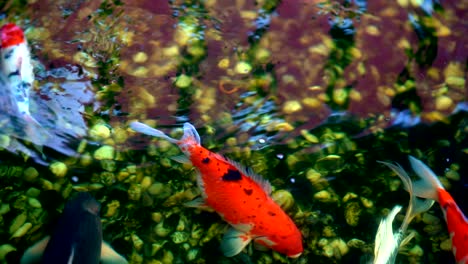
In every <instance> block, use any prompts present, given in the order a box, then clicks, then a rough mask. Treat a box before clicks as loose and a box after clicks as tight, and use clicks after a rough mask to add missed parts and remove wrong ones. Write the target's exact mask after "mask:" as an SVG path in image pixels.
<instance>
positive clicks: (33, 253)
mask: <svg viewBox="0 0 468 264" xmlns="http://www.w3.org/2000/svg"><path fill="white" fill-rule="evenodd" d="M49 240H50V236H46V237H45V238H43V239H42V240H41V241H39V242H37V243H36V244H34V245H33V246H31V247H30V248H28V249H27V250H26V251H25V252H24V254H23V256H22V257H21V260H20V263H21V264H32V263H40V262H41V259H42V255H43V254H44V250H45V248H46V247H47V243H49Z"/></svg>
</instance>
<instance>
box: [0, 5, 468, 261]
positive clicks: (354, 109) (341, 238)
mask: <svg viewBox="0 0 468 264" xmlns="http://www.w3.org/2000/svg"><path fill="white" fill-rule="evenodd" d="M0 10H1V11H0V12H1V13H0V25H3V24H6V23H7V22H14V23H16V24H17V25H19V26H21V27H22V28H23V29H24V30H25V34H26V37H27V39H28V41H29V46H30V49H31V53H32V56H33V60H34V66H35V77H36V82H35V84H34V87H35V88H34V90H33V91H31V101H32V105H33V106H32V108H31V109H32V110H31V111H32V112H33V113H32V114H33V115H34V116H35V117H36V119H37V120H38V121H39V123H42V125H43V127H44V129H45V130H46V131H47V133H46V134H47V136H43V137H40V139H38V138H39V137H38V138H36V139H35V137H30V135H31V134H28V133H18V132H17V129H15V127H12V126H11V125H8V124H14V123H12V121H11V120H12V118H11V117H10V116H9V115H8V111H6V110H5V109H1V110H2V113H1V115H0V118H1V120H2V124H0V125H1V126H0V127H1V129H2V130H1V133H2V138H1V139H2V140H1V141H2V142H1V143H2V146H3V148H2V151H1V152H0V177H2V178H1V181H0V202H1V204H0V249H1V250H0V260H1V261H4V262H8V263H15V262H16V261H17V260H18V259H19V257H20V256H21V254H22V252H23V251H24V250H25V249H26V248H27V247H29V246H31V245H32V244H34V242H36V241H38V240H39V239H41V238H42V237H43V236H45V235H46V234H48V233H49V232H50V229H51V227H52V226H53V224H52V223H54V221H56V219H57V216H58V215H59V214H60V212H61V211H62V208H63V205H64V203H65V202H66V201H67V200H68V198H69V197H70V196H71V195H72V194H73V193H74V192H77V191H88V192H90V193H91V194H92V195H93V196H94V197H95V198H96V199H97V200H98V201H99V202H100V203H101V221H102V223H103V236H104V240H105V241H107V242H108V243H110V244H111V245H112V246H113V248H114V249H115V250H116V251H117V252H119V253H120V254H122V255H123V256H124V257H125V258H126V259H127V260H129V262H130V263H371V262H372V259H373V247H374V239H375V234H376V232H377V228H378V225H379V222H380V220H381V219H382V218H383V217H385V216H386V215H387V214H388V213H389V211H390V210H391V209H392V208H393V207H394V206H395V205H402V206H403V207H404V208H406V207H407V206H408V203H409V195H408V193H407V192H406V191H405V190H404V188H403V185H402V183H401V181H400V179H399V178H398V177H396V175H395V174H394V173H393V172H392V171H391V170H390V169H389V168H387V167H385V166H383V165H382V164H379V163H378V162H377V161H388V162H398V163H399V164H401V165H402V166H403V168H405V170H407V171H410V166H409V163H408V161H407V156H408V155H413V156H415V157H417V158H419V159H421V160H422V161H423V162H425V163H426V164H427V165H428V166H429V167H430V168H431V169H433V170H434V172H435V173H436V174H437V175H439V177H440V180H441V182H442V183H443V185H444V186H445V187H446V189H447V190H448V191H449V192H450V193H451V194H452V196H453V197H454V199H455V200H456V201H457V203H458V205H459V207H460V208H461V210H462V211H464V212H465V213H467V212H468V177H467V175H468V165H467V164H468V89H467V85H466V78H467V67H468V66H467V63H468V38H467V37H466V32H467V29H468V27H467V22H466V17H467V15H468V5H467V4H466V3H464V2H463V1H442V2H440V1H437V0H398V1H383V0H379V1H369V2H367V1H365V0H355V1H336V2H335V1H317V0H298V1H275V0H259V1H247V0H235V1H221V0H206V1H162V0H153V1H146V0H144V1H118V0H114V1H111V0H104V1H81V0H80V1H62V0H59V1H48V0H30V1H5V2H3V3H0ZM463 18H465V19H463ZM47 102H54V103H53V104H52V103H47ZM44 105H46V106H44ZM3 108H5V107H3ZM44 109H45V110H44ZM135 120H139V121H141V122H144V123H147V124H149V125H151V126H152V127H156V128H158V129H161V130H163V131H164V132H166V133H168V134H171V135H173V136H174V137H175V138H179V137H180V136H181V135H182V130H181V127H182V124H183V123H184V122H190V123H192V124H193V125H194V126H195V127H196V128H197V130H198V132H199V133H200V136H201V140H202V145H203V146H204V147H206V148H208V149H209V150H211V151H214V152H217V153H220V154H223V155H225V156H227V157H229V158H230V159H232V160H235V161H237V162H239V163H241V164H243V165H245V166H248V167H250V168H252V170H253V171H254V172H255V173H257V174H259V175H261V176H263V177H264V178H265V179H267V180H268V181H269V182H270V183H271V185H272V187H273V196H274V198H275V199H277V201H278V202H279V203H280V204H282V205H283V206H284V207H283V208H285V210H286V212H287V213H288V215H289V216H291V218H292V219H293V220H294V222H295V223H296V225H297V226H298V228H299V229H300V231H301V233H302V235H303V245H304V252H303V254H302V255H301V256H300V257H299V258H297V259H290V258H287V257H285V256H284V255H281V254H279V253H276V252H273V251H271V250H270V251H260V250H257V249H255V248H254V246H253V245H249V246H247V248H246V250H244V251H243V252H242V253H240V254H239V255H237V256H235V257H232V258H227V257H224V256H223V254H222V252H221V251H220V250H219V245H220V240H221V238H222V235H223V233H224V232H225V231H226V230H227V227H228V224H227V223H226V222H224V221H223V220H222V219H221V218H220V217H219V216H218V215H217V214H216V213H213V212H206V211H201V210H199V209H194V208H190V207H185V206H184V203H185V202H188V201H190V200H192V199H193V198H195V197H196V196H198V195H199V194H200V190H199V188H198V187H197V183H196V172H195V170H194V168H193V167H192V166H190V165H185V164H180V163H178V162H176V161H174V160H172V159H171V157H174V156H177V155H180V154H181V153H180V151H179V150H178V148H177V147H176V146H173V145H172V144H171V143H169V142H167V141H165V140H160V139H154V138H150V137H148V136H144V135H141V134H138V133H135V132H134V131H132V130H131V129H129V128H128V125H129V123H130V122H131V121H135ZM5 124H7V125H5ZM34 131H36V130H34ZM37 133H41V131H38V132H37ZM44 133H45V132H44ZM411 175H412V174H411ZM289 193H290V194H291V195H292V196H289ZM403 217H404V210H403V211H402V212H401V213H400V214H399V215H398V216H397V217H396V220H395V225H394V227H395V228H396V227H397V226H399V225H400V224H401V222H402V220H403ZM18 221H19V222H18ZM24 223H31V225H30V228H29V229H27V230H26V231H25V232H24V234H22V235H21V236H18V237H12V233H14V231H15V230H16V229H17V228H18V227H20V226H22V225H23V224H24ZM12 226H13V227H12ZM409 229H410V230H411V231H414V232H415V234H416V236H415V238H413V239H412V240H411V241H410V242H409V243H408V244H407V245H405V246H404V247H402V248H401V249H400V254H399V255H398V257H397V262H398V263H455V259H454V257H453V254H452V252H451V249H450V237H449V234H448V232H447V228H446V224H445V220H444V216H443V213H442V211H441V209H440V207H439V206H438V204H435V205H434V206H433V207H432V208H431V209H430V210H429V211H427V212H425V213H423V214H420V215H418V216H417V217H416V218H415V219H414V220H413V221H412V222H411V224H410V226H409ZM8 252H9V254H7V255H6V253H8ZM5 255H6V257H5Z"/></svg>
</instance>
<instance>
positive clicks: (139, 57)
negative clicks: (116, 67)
mask: <svg viewBox="0 0 468 264" xmlns="http://www.w3.org/2000/svg"><path fill="white" fill-rule="evenodd" d="M147 60H148V55H146V53H144V52H142V51H140V52H138V53H137V54H135V55H133V62H135V63H144V62H146V61H147Z"/></svg>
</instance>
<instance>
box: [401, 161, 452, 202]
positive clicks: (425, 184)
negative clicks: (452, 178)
mask: <svg viewBox="0 0 468 264" xmlns="http://www.w3.org/2000/svg"><path fill="white" fill-rule="evenodd" d="M409 161H410V163H411V167H412V168H413V170H414V172H416V174H417V175H418V176H419V178H421V179H420V180H419V181H416V182H414V194H415V195H416V196H418V197H421V198H429V199H432V200H436V201H437V200H438V194H437V190H438V189H444V187H443V186H442V184H441V183H440V181H439V179H438V178H437V176H436V175H435V174H434V172H433V171H432V170H431V169H429V167H427V165H426V164H424V163H423V162H422V161H420V160H418V159H416V158H415V157H412V156H409Z"/></svg>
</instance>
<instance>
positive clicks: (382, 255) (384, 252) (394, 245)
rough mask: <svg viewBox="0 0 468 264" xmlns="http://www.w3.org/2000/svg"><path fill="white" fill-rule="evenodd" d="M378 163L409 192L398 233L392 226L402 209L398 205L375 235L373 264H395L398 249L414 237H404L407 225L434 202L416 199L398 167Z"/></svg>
mask: <svg viewBox="0 0 468 264" xmlns="http://www.w3.org/2000/svg"><path fill="white" fill-rule="evenodd" d="M379 162H380V163H382V164H384V165H386V166H387V167H389V168H390V169H392V170H393V171H394V172H395V173H396V174H397V175H398V177H400V179H401V181H402V182H403V186H404V188H405V189H406V190H407V191H408V192H409V195H410V202H409V205H408V209H407V210H406V215H405V218H404V220H403V223H402V224H401V226H400V228H399V229H398V231H396V232H393V227H392V225H393V220H394V219H395V216H396V215H397V214H398V213H399V212H400V211H401V209H402V207H401V206H399V205H397V206H395V207H394V208H393V209H392V211H391V212H390V213H389V214H388V216H387V217H386V218H384V219H382V221H381V222H380V225H379V228H378V230H377V235H376V236H375V246H374V262H373V263H374V264H391V263H395V260H396V256H397V255H398V250H399V249H400V247H402V246H404V245H405V244H406V243H408V242H409V241H410V240H411V239H412V238H413V237H414V233H411V234H410V235H408V236H406V237H405V235H406V231H407V229H408V225H409V224H410V223H411V221H412V220H413V218H414V217H415V216H416V215H418V214H420V213H423V212H425V211H427V210H429V208H431V206H432V205H433V204H434V201H433V200H426V199H424V200H421V199H418V198H417V197H416V195H415V193H414V192H415V190H414V184H413V182H412V181H411V179H410V177H409V176H408V174H407V173H406V172H405V171H404V170H403V168H402V167H401V166H400V165H398V164H397V165H394V164H391V163H388V162H382V161H379Z"/></svg>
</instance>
